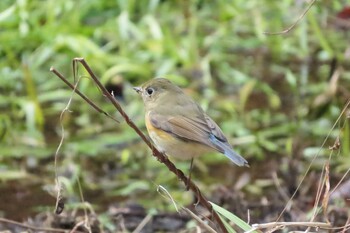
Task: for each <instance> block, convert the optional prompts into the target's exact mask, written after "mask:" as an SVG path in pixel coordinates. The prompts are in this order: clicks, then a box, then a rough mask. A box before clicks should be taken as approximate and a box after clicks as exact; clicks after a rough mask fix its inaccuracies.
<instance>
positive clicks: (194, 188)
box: [50, 58, 228, 233]
mask: <svg viewBox="0 0 350 233" xmlns="http://www.w3.org/2000/svg"><path fill="white" fill-rule="evenodd" d="M77 63H80V64H82V65H83V67H84V68H85V69H86V71H87V72H88V73H89V75H90V76H91V78H92V79H93V81H94V82H95V83H96V85H97V86H98V88H99V89H100V90H101V91H102V93H103V95H104V96H106V97H107V98H108V99H109V101H110V102H111V103H112V104H113V105H114V107H115V108H116V109H117V110H118V112H119V113H120V114H121V115H122V117H123V118H124V119H125V121H126V123H127V124H128V125H129V126H130V127H131V128H132V129H134V131H135V132H136V133H137V134H138V135H139V136H140V138H141V139H142V140H143V141H144V142H145V143H146V144H147V146H148V147H149V148H150V149H151V150H152V154H153V156H154V157H156V158H157V160H158V161H159V162H161V163H163V164H164V165H165V166H167V167H168V169H169V170H170V171H171V172H172V173H174V174H175V175H176V176H177V177H178V178H179V179H180V180H181V181H182V182H183V183H184V184H185V185H187V186H188V187H189V189H191V191H192V192H193V193H194V194H195V195H196V196H197V199H198V202H199V203H200V204H202V205H203V206H204V207H205V208H206V209H207V210H208V211H209V212H210V213H211V216H212V218H213V219H214V220H215V222H216V223H217V224H218V225H219V229H220V230H221V231H222V232H224V233H227V232H228V231H227V230H226V228H225V226H224V223H223V222H222V220H221V218H220V216H219V215H218V214H217V213H216V212H215V211H214V210H213V207H212V205H211V204H210V203H209V202H208V200H207V199H206V198H205V197H204V195H203V194H202V192H201V191H200V189H199V188H198V187H197V185H196V184H195V183H193V181H192V180H189V179H188V178H187V177H186V176H185V174H184V173H183V172H182V171H181V170H180V169H178V168H176V166H175V165H174V164H173V163H172V162H171V161H170V160H169V159H168V157H167V156H165V155H164V154H163V153H161V152H159V151H158V150H157V149H156V148H155V147H154V146H153V144H152V143H151V142H150V141H149V140H148V138H147V137H146V136H145V134H144V133H142V131H141V130H140V129H139V128H138V127H137V126H136V125H135V123H134V122H133V121H132V120H131V119H130V118H129V116H128V115H127V113H126V112H125V111H124V110H123V109H122V107H121V106H120V104H119V103H118V101H117V100H116V99H115V98H114V97H113V96H112V95H111V94H110V93H109V92H108V91H107V89H106V88H105V87H104V86H103V85H102V84H101V82H100V81H99V80H98V78H97V76H96V75H95V74H94V72H93V71H92V70H91V68H90V66H89V65H88V64H87V63H86V61H85V60H84V58H74V59H73V68H74V67H76V65H77ZM50 71H51V72H53V73H54V74H55V75H56V76H58V77H59V78H60V79H61V80H63V81H64V83H65V84H66V85H67V86H69V87H70V88H71V89H72V90H73V89H74V86H73V85H72V84H70V83H69V82H68V81H67V79H65V78H64V76H63V75H61V74H60V73H59V72H58V71H57V70H56V69H55V68H51V69H50ZM75 91H76V92H77V93H78V94H79V92H78V90H75ZM79 96H80V97H82V98H83V99H84V100H85V101H86V102H87V103H88V104H90V105H91V103H92V102H91V101H88V99H87V98H84V95H83V94H82V93H80V94H79ZM94 108H95V107H94ZM95 109H96V110H97V111H99V112H102V113H104V114H105V115H107V116H109V115H108V114H106V113H105V112H104V111H103V110H101V109H100V108H95Z"/></svg>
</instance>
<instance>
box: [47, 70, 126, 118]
mask: <svg viewBox="0 0 350 233" xmlns="http://www.w3.org/2000/svg"><path fill="white" fill-rule="evenodd" d="M50 71H51V72H52V73H54V74H55V75H56V76H57V77H59V78H60V79H61V80H62V81H63V82H64V83H65V84H66V85H67V86H69V87H70V88H71V89H72V90H74V86H73V85H72V84H71V83H70V82H68V80H67V79H66V78H65V77H64V76H63V75H62V74H61V73H60V72H58V71H57V70H56V69H55V68H54V67H51V68H50ZM75 93H77V94H78V95H79V96H80V97H81V98H82V99H83V100H85V102H87V103H88V104H89V105H90V106H91V107H93V108H94V109H95V110H96V111H97V112H99V113H102V114H104V115H106V116H107V117H108V118H110V119H112V120H114V121H115V122H117V123H119V121H118V120H117V119H115V118H114V117H112V116H111V115H109V114H108V113H107V112H105V111H104V110H102V109H101V108H100V107H98V106H97V105H96V104H94V102H92V101H91V100H90V99H89V98H88V97H87V96H86V95H84V94H83V93H81V92H80V91H79V90H78V89H76V90H75Z"/></svg>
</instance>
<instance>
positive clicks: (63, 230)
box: [0, 218, 82, 233]
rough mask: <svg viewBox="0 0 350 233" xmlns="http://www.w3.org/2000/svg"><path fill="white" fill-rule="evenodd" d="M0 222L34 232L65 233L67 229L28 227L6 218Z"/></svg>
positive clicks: (0, 219)
mask: <svg viewBox="0 0 350 233" xmlns="http://www.w3.org/2000/svg"><path fill="white" fill-rule="evenodd" d="M0 222H3V223H5V224H12V225H16V226H19V227H21V228H26V229H31V230H35V231H44V232H67V229H58V228H50V227H35V226H30V225H27V224H24V223H20V222H16V221H13V220H10V219H6V218H0ZM75 232H76V233H79V232H80V233H82V232H81V231H75Z"/></svg>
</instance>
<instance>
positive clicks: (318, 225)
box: [246, 222, 331, 233]
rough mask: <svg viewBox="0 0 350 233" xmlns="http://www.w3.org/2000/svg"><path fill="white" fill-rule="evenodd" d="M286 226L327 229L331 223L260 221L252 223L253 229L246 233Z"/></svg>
mask: <svg viewBox="0 0 350 233" xmlns="http://www.w3.org/2000/svg"><path fill="white" fill-rule="evenodd" d="M287 226H305V227H314V228H322V229H329V228H330V227H331V224H329V223H324V222H270V223H262V224H253V229H251V230H249V231H246V233H249V232H252V231H254V230H260V229H265V228H273V227H287Z"/></svg>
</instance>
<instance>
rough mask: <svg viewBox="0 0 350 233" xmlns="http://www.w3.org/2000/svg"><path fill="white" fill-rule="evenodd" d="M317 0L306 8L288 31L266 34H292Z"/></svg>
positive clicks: (268, 33) (267, 33)
mask: <svg viewBox="0 0 350 233" xmlns="http://www.w3.org/2000/svg"><path fill="white" fill-rule="evenodd" d="M315 2H316V0H313V1H312V2H311V3H310V4H309V6H308V7H307V8H306V10H305V11H304V12H303V13H302V14H301V15H300V16H299V18H298V19H297V20H296V21H295V22H294V23H293V24H292V25H291V26H289V27H288V28H287V29H286V30H283V31H280V32H264V34H266V35H281V34H285V33H288V32H290V31H291V30H292V29H293V28H294V27H295V26H296V25H297V24H298V23H299V22H300V21H301V20H302V19H303V18H304V17H305V15H306V14H307V12H308V11H309V10H310V9H311V7H312V6H313V5H314V3H315Z"/></svg>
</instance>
